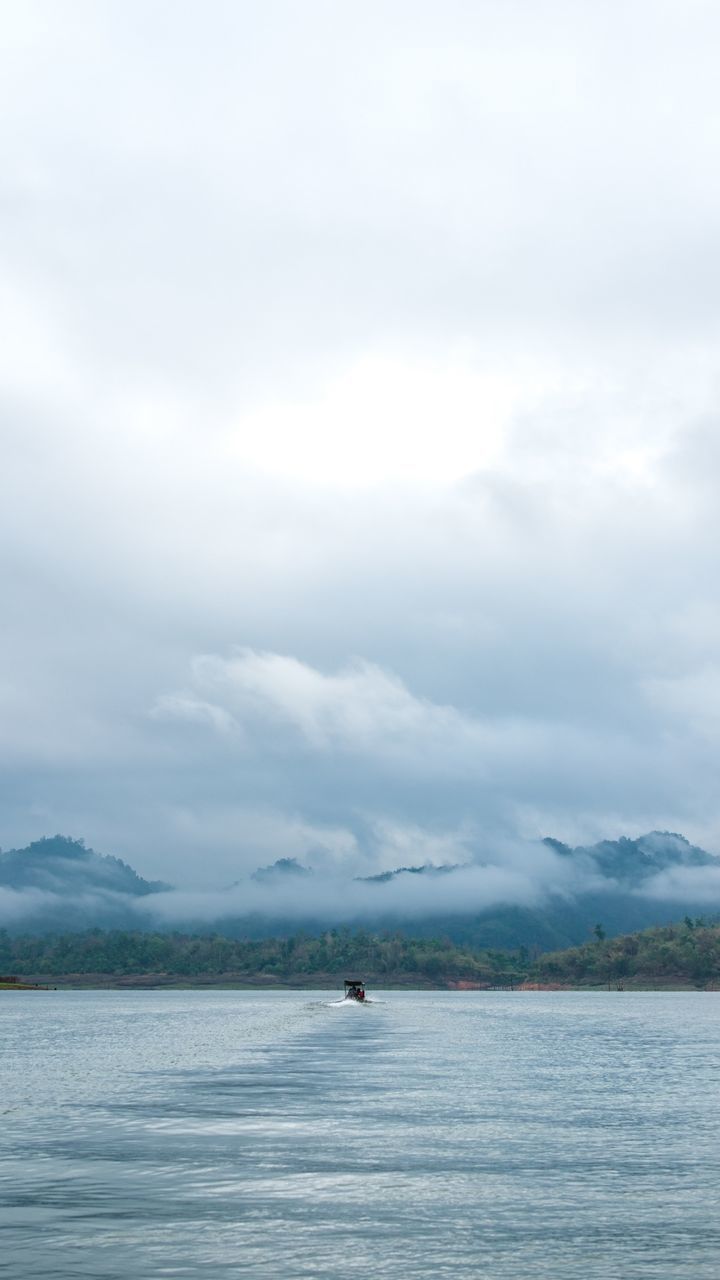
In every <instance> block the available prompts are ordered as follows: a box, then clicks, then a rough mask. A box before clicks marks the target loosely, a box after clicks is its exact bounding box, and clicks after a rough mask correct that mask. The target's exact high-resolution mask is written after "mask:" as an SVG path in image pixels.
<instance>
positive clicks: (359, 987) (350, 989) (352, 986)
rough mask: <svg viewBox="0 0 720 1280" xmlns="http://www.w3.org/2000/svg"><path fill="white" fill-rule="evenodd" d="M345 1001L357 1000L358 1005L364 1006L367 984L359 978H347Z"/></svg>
mask: <svg viewBox="0 0 720 1280" xmlns="http://www.w3.org/2000/svg"><path fill="white" fill-rule="evenodd" d="M345 999H346V1000H356V1001H357V1002H358V1004H363V1003H364V1001H365V983H364V982H361V981H360V979H359V978H346V979H345Z"/></svg>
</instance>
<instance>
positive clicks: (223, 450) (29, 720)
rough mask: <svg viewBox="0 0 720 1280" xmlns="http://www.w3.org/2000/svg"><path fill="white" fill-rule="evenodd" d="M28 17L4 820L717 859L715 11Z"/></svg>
mask: <svg viewBox="0 0 720 1280" xmlns="http://www.w3.org/2000/svg"><path fill="white" fill-rule="evenodd" d="M0 17H1V19H2V27H1V29H2V40H1V42H0V43H1V52H0V107H1V109H0V121H1V122H2V123H1V124H0V130H1V139H2V163H1V164H0V328H1V330H2V332H1V333H0V415H1V420H0V430H1V431H2V470H1V473H0V483H1V485H2V493H1V500H0V592H1V594H0V600H1V601H2V614H1V617H2V626H1V629H0V788H1V790H0V796H1V801H2V808H1V814H2V822H1V823H0V843H2V845H3V846H4V847H6V848H7V847H8V846H10V845H21V844H24V843H26V842H27V841H28V840H31V839H34V838H37V837H39V836H41V835H44V834H50V833H54V832H56V831H61V832H63V833H66V834H69V835H74V836H84V837H85V839H86V840H87V841H88V843H89V844H92V845H93V846H94V847H95V848H97V849H99V850H102V851H103V852H108V853H115V854H118V855H119V856H121V857H124V858H126V859H128V860H129V861H131V862H133V863H134V864H135V865H137V866H138V867H139V869H140V870H141V871H142V872H143V873H144V874H147V875H157V876H162V877H163V878H165V879H170V880H172V881H173V882H174V883H177V884H180V885H186V886H188V887H189V888H193V887H195V886H198V885H203V886H212V885H215V884H222V883H225V882H226V881H227V880H228V878H229V877H230V876H231V874H232V873H234V872H237V873H238V874H241V873H242V872H243V871H244V870H247V869H251V868H252V867H255V866H257V865H258V864H263V863H267V862H271V861H273V860H274V859H275V858H277V857H282V856H292V857H298V858H300V859H302V860H303V861H309V862H313V863H314V864H315V865H326V866H328V867H333V866H336V865H339V866H341V867H343V868H346V869H347V870H351V871H353V872H355V871H356V870H357V869H359V868H361V867H367V868H370V867H372V869H377V868H378V867H387V866H396V865H402V864H407V863H419V862H424V861H426V860H430V861H435V862H443V861H467V860H472V859H473V858H482V857H483V856H484V854H483V851H487V849H488V847H489V846H492V845H493V843H495V844H497V843H498V842H503V841H510V842H512V841H514V840H516V838H517V837H518V836H519V837H532V838H535V837H537V836H539V835H545V834H552V835H556V836H559V837H560V838H562V839H565V840H569V841H571V842H579V841H587V840H593V839H597V838H599V837H601V836H617V835H619V834H623V833H624V834H630V835H634V834H638V833H639V832H642V831H646V830H649V829H651V828H655V827H659V828H669V829H671V830H677V831H681V832H684V833H685V834H686V835H688V836H689V837H690V838H692V839H694V840H697V841H699V842H700V843H702V844H704V845H705V846H706V847H708V848H710V849H711V850H712V851H714V852H720V790H719V789H718V748H719V747H720V596H719V583H720V566H719V565H718V559H719V551H720V537H719V535H720V502H719V501H718V498H719V496H720V495H719V486H718V481H719V478H720V432H719V430H718V401H719V398H720V389H719V384H718V338H719V336H720V334H719V330H720V157H719V144H720V80H719V79H718V74H717V51H718V48H719V47H720V7H719V6H718V5H717V4H716V3H715V2H714V0H604V3H602V4H596V3H593V2H591V0H572V2H568V3H563V2H562V0H557V2H553V0H444V3H442V4H439V3H437V2H436V0H432V2H430V3H426V2H424V0H382V2H380V0H370V2H369V3H368V2H367V0H366V2H365V3H363V4H362V5H342V4H338V3H337V2H334V3H330V2H328V3H324V2H320V0H304V3H302V4H300V3H295V2H294V0H292V2H290V0H288V2H283V0H262V3H249V2H247V0H245V2H243V0H227V2H226V0H207V2H206V3H202V4H201V3H200V2H199V0H192V2H188V0H142V2H139V0H40V2H37V0H0Z"/></svg>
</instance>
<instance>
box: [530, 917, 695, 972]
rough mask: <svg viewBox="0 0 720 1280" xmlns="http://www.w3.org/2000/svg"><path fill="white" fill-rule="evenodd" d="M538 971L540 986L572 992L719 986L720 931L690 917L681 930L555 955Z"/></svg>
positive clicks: (603, 941) (665, 928) (667, 928)
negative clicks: (608, 987) (614, 987)
mask: <svg viewBox="0 0 720 1280" xmlns="http://www.w3.org/2000/svg"><path fill="white" fill-rule="evenodd" d="M599 932H600V933H602V930H601V929H600V930H599ZM533 970H534V972H535V975H536V976H537V977H538V979H539V980H541V981H545V982H559V983H563V984H564V983H568V984H570V985H572V986H597V985H599V984H604V983H609V984H610V985H623V986H628V987H631V986H696V987H706V986H712V985H717V984H718V983H720V925H718V924H706V923H705V921H704V920H703V919H702V918H699V919H696V920H693V919H692V918H691V917H690V916H686V917H685V919H684V920H683V922H682V923H681V924H671V925H660V926H658V927H656V928H654V929H645V930H644V931H643V932H642V933H632V934H626V935H624V936H621V937H618V938H602V937H601V938H598V939H597V940H595V941H594V942H588V943H585V944H584V945H583V946H581V947H570V948H568V949H567V950H565V951H555V952H550V953H549V954H546V955H542V956H540V957H539V958H538V959H537V960H536V961H535V963H534V965H533Z"/></svg>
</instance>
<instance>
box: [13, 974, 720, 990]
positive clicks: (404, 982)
mask: <svg viewBox="0 0 720 1280" xmlns="http://www.w3.org/2000/svg"><path fill="white" fill-rule="evenodd" d="M367 983H368V986H370V987H375V988H376V989H378V990H384V991H454V992H457V993H462V994H464V995H471V994H480V993H484V994H487V993H490V992H507V993H512V994H528V993H535V992H541V993H547V992H555V993H562V992H578V991H587V992H592V991H596V992H597V991H601V992H608V993H610V992H612V993H614V994H617V995H624V994H627V995H629V994H632V993H633V992H654V991H656V992H663V991H674V992H691V993H692V992H698V991H704V992H708V993H711V994H712V993H715V994H717V993H718V992H719V991H720V983H718V982H710V983H708V984H706V985H704V986H698V985H694V984H692V983H687V982H682V981H675V982H673V981H665V982H662V981H659V980H657V981H653V980H652V979H647V980H646V981H642V982H635V983H628V982H625V983H624V984H623V986H622V987H618V986H617V985H614V984H608V983H607V982H598V983H559V982H535V981H533V980H532V979H527V980H526V981H524V982H521V983H513V984H510V983H494V984H493V983H477V982H470V981H467V980H463V979H451V978H448V979H445V980H444V981H436V982H429V981H427V980H426V979H422V978H419V977H417V978H415V977H408V978H406V977H404V976H403V977H399V976H397V975H396V976H394V977H392V976H388V977H387V978H383V979H374V978H372V977H371V978H369V979H367ZM341 989H342V981H341V980H340V981H339V980H338V979H337V978H336V977H334V976H329V975H327V974H318V975H317V976H316V977H314V976H311V975H303V976H302V977H299V978H297V979H291V978H285V979H274V978H268V977H266V976H263V975H257V976H251V975H246V974H243V975H237V976H236V975H230V974H227V975H222V976H218V977H217V978H207V977H203V976H199V977H196V978H193V977H180V976H178V975H170V974H160V973H153V974H132V975H131V974H128V975H119V974H100V973H98V974H57V975H52V976H50V975H45V974H43V975H42V976H40V975H37V976H36V975H33V976H32V977H27V978H23V979H22V980H20V981H18V982H14V983H0V992H3V991H52V990H54V991H329V992H333V991H335V992H337V991H340V990H341Z"/></svg>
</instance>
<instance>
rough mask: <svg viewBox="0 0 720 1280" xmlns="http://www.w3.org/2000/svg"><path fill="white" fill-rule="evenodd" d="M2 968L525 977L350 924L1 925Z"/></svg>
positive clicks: (232, 975) (241, 975)
mask: <svg viewBox="0 0 720 1280" xmlns="http://www.w3.org/2000/svg"><path fill="white" fill-rule="evenodd" d="M524 955H525V953H523V956H524ZM0 974H16V975H18V976H19V977H23V976H27V975H33V976H43V977H47V978H52V977H63V976H66V975H71V974H72V975H75V974H77V975H82V974H88V975H89V974H103V975H109V976H113V977H133V976H140V975H143V974H154V975H163V976H167V977H170V978H177V979H178V980H180V981H182V980H183V979H188V980H191V979H198V978H202V979H215V980H218V979H221V978H226V979H227V980H228V981H232V980H235V981H239V982H242V981H243V980H248V981H250V980H252V979H257V978H263V979H266V980H268V981H276V982H283V981H289V982H292V981H297V982H298V983H303V982H306V981H308V980H309V979H311V978H313V977H316V978H318V979H323V978H324V979H327V980H333V979H334V980H335V981H337V979H338V978H339V979H342V977H344V976H346V975H348V974H349V975H350V976H351V977H354V976H357V977H361V978H364V979H365V981H366V982H376V983H378V982H382V981H383V980H384V981H393V980H400V981H407V982H408V983H409V982H410V981H411V980H417V981H419V982H425V983H428V984H433V983H439V984H442V983H445V982H447V981H453V980H468V981H473V982H480V983H487V984H489V985H496V984H500V985H509V984H510V983H511V982H515V981H522V977H523V976H524V974H523V972H522V964H521V963H520V960H519V957H518V956H516V955H512V954H510V953H508V952H503V951H477V950H473V949H472V948H469V947H464V946H455V945H454V944H453V943H451V942H446V941H442V942H441V941H435V940H432V939H425V938H423V939H412V938H404V937H400V936H395V935H391V936H377V935H374V934H369V933H366V932H364V931H363V930H358V931H357V932H350V931H349V930H347V929H339V930H338V929H330V930H328V931H327V932H326V933H323V934H321V935H320V936H319V937H307V936H305V935H304V934H297V935H296V936H294V937H290V938H266V939H262V940H260V941H252V942H248V941H239V940H237V939H234V938H225V937H221V936H220V935H217V934H214V935H212V936H209V937H198V936H195V935H188V934H180V933H139V932H125V931H121V930H110V931H104V930H100V929H93V930H89V931H88V932H86V933H67V934H59V935H58V934H54V935H53V934H49V935H47V936H45V937H28V936H20V937H11V936H9V935H8V934H7V933H5V932H4V931H0Z"/></svg>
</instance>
